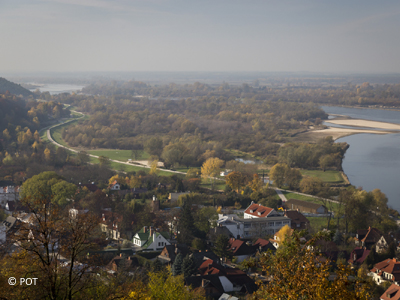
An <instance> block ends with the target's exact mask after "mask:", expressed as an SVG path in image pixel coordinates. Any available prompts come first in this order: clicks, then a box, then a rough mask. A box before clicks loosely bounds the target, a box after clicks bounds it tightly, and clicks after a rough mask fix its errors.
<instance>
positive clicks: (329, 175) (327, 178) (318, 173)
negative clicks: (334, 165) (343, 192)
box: [300, 170, 344, 183]
mask: <svg viewBox="0 0 400 300" xmlns="http://www.w3.org/2000/svg"><path fill="white" fill-rule="evenodd" d="M300 171H301V174H302V175H303V176H304V175H306V176H310V177H318V178H320V179H321V180H322V181H324V182H327V183H344V180H343V177H342V174H341V173H340V172H339V171H333V170H328V171H325V172H324V171H322V170H300Z"/></svg>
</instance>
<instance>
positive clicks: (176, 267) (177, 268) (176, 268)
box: [172, 253, 183, 276]
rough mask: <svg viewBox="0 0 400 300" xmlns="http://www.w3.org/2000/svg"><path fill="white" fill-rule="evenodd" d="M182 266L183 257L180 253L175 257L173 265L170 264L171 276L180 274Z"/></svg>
mask: <svg viewBox="0 0 400 300" xmlns="http://www.w3.org/2000/svg"><path fill="white" fill-rule="evenodd" d="M182 264H183V256H182V254H181V253H178V254H177V255H176V257H175V260H174V263H173V264H172V275H174V276H177V275H181V274H182V272H183V270H182Z"/></svg>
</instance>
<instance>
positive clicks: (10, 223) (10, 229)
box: [2, 216, 21, 238]
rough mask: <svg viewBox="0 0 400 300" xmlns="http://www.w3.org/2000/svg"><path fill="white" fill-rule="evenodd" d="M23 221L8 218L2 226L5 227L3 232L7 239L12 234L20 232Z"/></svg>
mask: <svg viewBox="0 0 400 300" xmlns="http://www.w3.org/2000/svg"><path fill="white" fill-rule="evenodd" d="M20 224H21V221H20V220H18V219H17V218H14V217H11V216H9V217H7V218H6V219H5V220H4V221H3V222H2V225H3V226H4V228H3V230H4V233H5V238H7V236H10V235H11V234H14V233H15V232H17V231H18V229H19V227H20Z"/></svg>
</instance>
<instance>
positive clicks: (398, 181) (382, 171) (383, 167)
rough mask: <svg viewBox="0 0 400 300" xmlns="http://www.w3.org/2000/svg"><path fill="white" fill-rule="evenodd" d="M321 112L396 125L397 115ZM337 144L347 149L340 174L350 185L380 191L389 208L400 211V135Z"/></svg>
mask: <svg viewBox="0 0 400 300" xmlns="http://www.w3.org/2000/svg"><path fill="white" fill-rule="evenodd" d="M321 108H322V109H323V110H324V111H325V112H326V113H328V114H338V115H345V116H349V117H352V118H354V119H365V120H373V121H381V122H389V123H397V124H400V111H389V110H383V109H364V108H346V107H335V106H321ZM329 125H330V126H331V124H329ZM332 127H333V126H332ZM337 142H347V143H348V144H349V145H350V148H349V149H347V151H346V154H345V158H344V160H343V171H344V173H346V175H347V176H348V178H349V180H350V182H351V184H352V185H355V186H356V187H359V186H361V187H362V188H363V189H364V190H366V191H372V190H374V189H380V190H381V191H382V192H384V193H385V194H386V196H387V197H388V199H389V206H391V207H393V208H394V209H397V210H399V211H400V133H393V134H384V135H381V134H370V133H360V134H355V135H351V136H346V137H343V138H340V139H338V140H337Z"/></svg>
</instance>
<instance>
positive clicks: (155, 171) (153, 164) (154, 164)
mask: <svg viewBox="0 0 400 300" xmlns="http://www.w3.org/2000/svg"><path fill="white" fill-rule="evenodd" d="M157 167H158V160H153V161H152V162H151V165H150V172H149V174H150V175H157V174H158V173H159V170H158V169H157Z"/></svg>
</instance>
